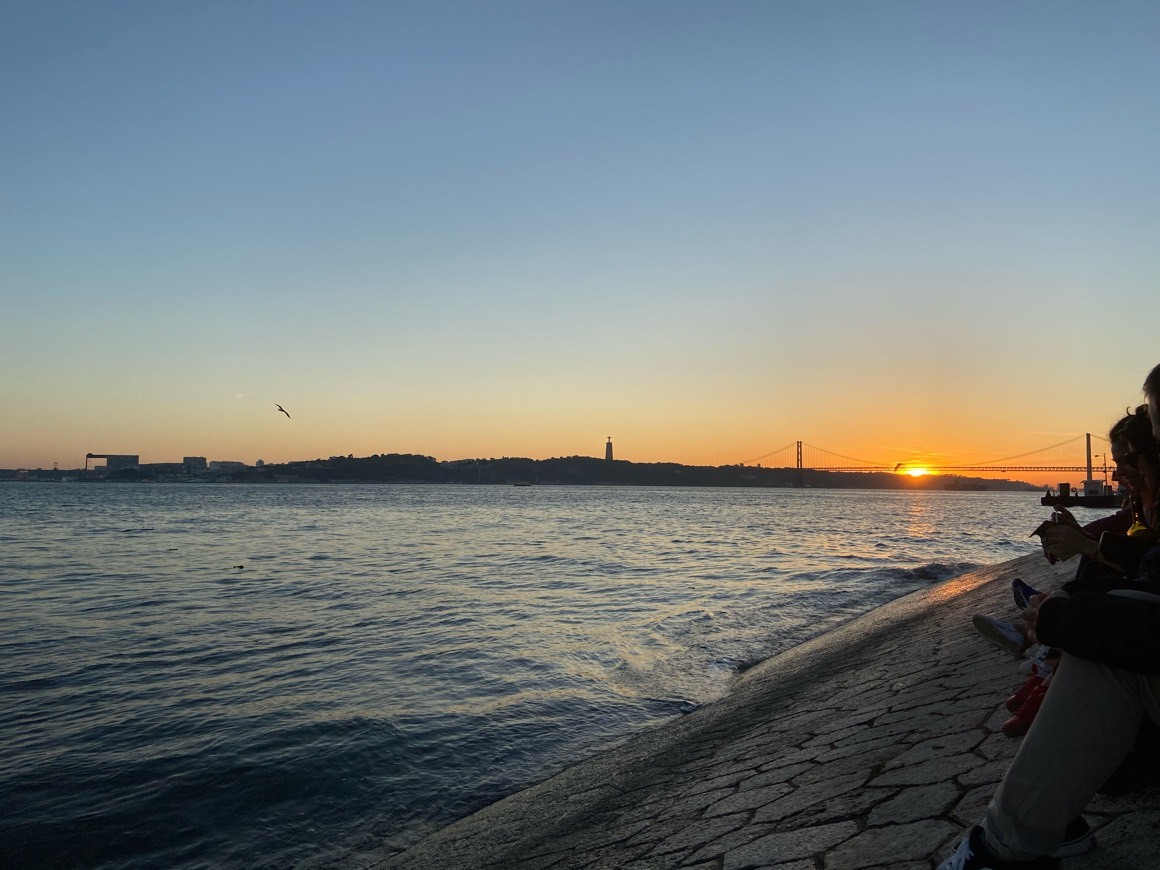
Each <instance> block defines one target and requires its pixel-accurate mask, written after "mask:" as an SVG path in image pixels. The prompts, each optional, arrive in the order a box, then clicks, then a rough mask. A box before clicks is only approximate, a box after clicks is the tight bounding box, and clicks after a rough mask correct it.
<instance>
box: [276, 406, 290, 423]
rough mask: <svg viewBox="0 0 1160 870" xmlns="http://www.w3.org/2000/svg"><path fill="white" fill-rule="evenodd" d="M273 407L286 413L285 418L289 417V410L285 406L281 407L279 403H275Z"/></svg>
mask: <svg viewBox="0 0 1160 870" xmlns="http://www.w3.org/2000/svg"><path fill="white" fill-rule="evenodd" d="M274 407H275V408H277V409H278V410H279V411H281V412H282V413H283V414H285V415H286V419H287V420H289V419H290V412H289V411H287V410H286V409H285V408H283V407H282V406H281V405H275V406H274Z"/></svg>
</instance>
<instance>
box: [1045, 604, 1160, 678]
mask: <svg viewBox="0 0 1160 870" xmlns="http://www.w3.org/2000/svg"><path fill="white" fill-rule="evenodd" d="M1035 633H1036V635H1037V636H1038V638H1039V641H1040V642H1041V643H1045V644H1047V645H1048V646H1052V647H1056V648H1058V649H1061V650H1063V651H1065V652H1068V653H1070V654H1072V655H1076V656H1080V657H1081V658H1085V659H1091V660H1092V661H1097V662H1100V663H1102V664H1105V665H1111V666H1112V667H1114V668H1123V669H1125V670H1129V671H1143V672H1145V673H1149V674H1160V601H1156V602H1152V601H1141V600H1139V599H1136V598H1125V597H1122V596H1119V595H1113V594H1107V593H1103V592H1080V593H1079V594H1077V595H1074V596H1072V597H1071V598H1052V599H1051V600H1049V601H1045V602H1044V603H1043V606H1042V607H1041V608H1040V609H1039V618H1038V621H1037V622H1036V625H1035Z"/></svg>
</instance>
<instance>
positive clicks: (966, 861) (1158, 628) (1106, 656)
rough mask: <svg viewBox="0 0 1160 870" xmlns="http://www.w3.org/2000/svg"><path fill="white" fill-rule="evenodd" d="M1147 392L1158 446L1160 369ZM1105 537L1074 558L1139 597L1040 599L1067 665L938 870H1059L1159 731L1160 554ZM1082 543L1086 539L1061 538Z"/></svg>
mask: <svg viewBox="0 0 1160 870" xmlns="http://www.w3.org/2000/svg"><path fill="white" fill-rule="evenodd" d="M1144 392H1145V395H1146V396H1147V397H1148V410H1149V417H1150V421H1151V427H1152V432H1153V437H1154V438H1157V439H1160V366H1157V367H1156V368H1154V369H1153V370H1152V371H1151V372H1150V373H1149V375H1148V378H1147V379H1146V380H1145V382H1144ZM1072 531H1073V532H1074V530H1072ZM1106 537H1108V535H1107V534H1105V535H1102V536H1101V538H1100V541H1099V542H1098V546H1097V547H1096V548H1094V549H1092V548H1089V547H1087V545H1082V549H1076V551H1075V552H1076V553H1080V552H1083V553H1087V554H1089V555H1092V556H1093V557H1094V558H1096V559H1100V560H1104V561H1105V564H1108V565H1113V566H1114V567H1115V570H1116V571H1118V572H1120V573H1127V572H1129V571H1132V570H1133V569H1134V575H1135V576H1134V577H1133V578H1132V579H1133V580H1134V581H1135V588H1134V589H1133V590H1131V591H1126V590H1123V589H1114V590H1112V591H1110V592H1108V591H1091V590H1081V591H1077V592H1076V593H1075V594H1074V595H1070V594H1069V593H1067V592H1065V591H1063V590H1058V591H1055V592H1052V593H1051V594H1050V595H1047V596H1044V597H1042V599H1040V598H1039V596H1037V597H1036V598H1037V600H1036V601H1035V602H1033V606H1032V607H1030V608H1028V610H1027V611H1025V612H1024V619H1025V620H1026V622H1027V623H1028V625H1029V629H1030V631H1031V632H1032V633H1033V635H1034V636H1035V637H1037V638H1038V640H1039V641H1040V642H1042V643H1046V644H1050V645H1051V646H1053V647H1056V648H1058V649H1060V650H1062V651H1063V661H1062V662H1061V664H1060V667H1059V668H1058V670H1057V672H1056V675H1055V678H1054V680H1053V682H1052V686H1051V690H1050V691H1049V692H1048V693H1047V696H1046V698H1045V700H1044V701H1043V706H1042V708H1041V709H1040V711H1039V715H1038V717H1037V718H1036V720H1035V722H1034V724H1033V725H1032V726H1031V730H1030V731H1028V733H1027V736H1026V737H1025V738H1024V739H1023V743H1022V745H1021V746H1020V747H1019V751H1018V753H1016V755H1015V758H1014V759H1013V760H1012V762H1011V766H1010V768H1009V769H1008V771H1007V773H1006V775H1005V776H1004V777H1003V781H1002V782H1001V783H1000V785H999V788H998V789H997V791H996V792H995V795H994V797H993V798H992V799H991V803H990V805H989V806H988V807H987V812H986V816H985V818H984V820H983V823H982V824H981V825H978V826H976V827H974V828H973V829H972V830H971V831H970V832H969V833H968V835H967V836H966V837H965V838H964V839H963V840H962V842H960V843H959V844H958V846H957V847H956V849H955V851H954V853H953V854H952V855H951V856H950V857H949V858H947V860H946V861H944V862H943V863H942V864H940V865H939V868H938V870H984V868H989V870H1048V868H1055V867H1057V866H1058V863H1057V860H1056V859H1055V858H1052V857H1051V855H1052V853H1053V852H1055V851H1056V849H1057V848H1058V847H1059V845H1060V843H1061V842H1062V841H1063V838H1064V832H1065V830H1066V829H1067V826H1068V823H1069V822H1071V821H1073V820H1074V819H1075V818H1076V817H1078V816H1079V814H1080V813H1081V811H1082V810H1083V808H1084V807H1085V806H1086V805H1087V803H1088V801H1089V800H1090V799H1091V798H1092V796H1093V795H1094V794H1095V793H1096V790H1097V789H1098V788H1099V787H1100V786H1101V784H1103V783H1104V782H1105V781H1106V780H1107V779H1108V778H1109V777H1110V776H1111V775H1112V773H1113V772H1114V771H1115V770H1116V768H1117V767H1118V766H1119V765H1120V763H1121V762H1122V761H1123V759H1124V758H1125V757H1126V756H1127V754H1128V752H1129V751H1130V750H1131V748H1132V745H1133V743H1134V741H1135V739H1136V734H1137V732H1138V730H1139V727H1140V724H1141V722H1142V721H1143V720H1144V718H1145V717H1147V718H1148V719H1150V720H1151V721H1153V722H1155V723H1160V596H1154V595H1148V594H1147V593H1146V592H1141V591H1140V590H1142V589H1145V588H1148V587H1150V586H1151V585H1152V584H1153V583H1156V582H1160V547H1156V546H1151V547H1147V548H1143V549H1141V548H1140V547H1139V546H1137V543H1138V542H1132V541H1128V543H1126V544H1125V543H1124V542H1122V541H1121V542H1118V543H1113V542H1112V541H1110V540H1109V541H1108V542H1107V548H1106V551H1105V541H1104V539H1105V538H1106ZM1123 537H1124V538H1125V539H1126V538H1127V536H1123ZM1075 539H1081V540H1084V539H1085V538H1084V536H1083V535H1078V536H1075V537H1074V538H1072V537H1066V536H1062V535H1061V540H1075ZM1121 544H1122V545H1123V546H1122V547H1121ZM1117 548H1119V549H1117ZM1101 551H1104V552H1101ZM1113 556H1114V557H1115V559H1118V561H1114V560H1113ZM1133 562H1134V565H1132V564H1131V563H1133ZM1061 759H1066V763H1064V762H1061Z"/></svg>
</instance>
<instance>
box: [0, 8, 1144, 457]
mask: <svg viewBox="0 0 1160 870" xmlns="http://www.w3.org/2000/svg"><path fill="white" fill-rule="evenodd" d="M0 15H2V18H0V117H2V118H3V122H2V125H0V317H2V319H3V339H2V341H0V468H13V467H25V466H27V467H51V466H52V463H53V462H59V463H60V465H61V467H64V468H74V467H77V466H80V465H82V464H83V462H84V454H85V453H86V452H87V451H92V452H98V453H138V454H140V455H141V459H142V461H144V462H163V461H178V460H180V459H181V457H182V456H185V455H198V456H206V457H208V458H210V459H228V460H242V461H245V462H251V463H252V462H254V461H255V460H257V459H264V460H265V461H266V462H276V461H283V460H290V459H309V458H315V457H319V456H321V457H325V456H329V455H332V454H344V455H345V454H351V453H353V454H354V455H356V456H362V455H368V454H372V453H389V452H401V453H412V452H414V453H423V454H427V455H431V456H434V457H436V458H438V459H458V458H467V457H493V456H494V457H499V456H528V457H534V458H545V457H551V456H568V455H575V454H580V455H592V456H599V455H603V449H604V448H603V445H604V442H605V439H606V437H607V436H609V435H611V436H612V438H613V441H614V444H615V445H616V454H617V457H618V458H621V459H629V460H633V461H639V462H652V461H673V462H682V463H691V464H713V465H717V464H725V463H733V462H739V461H743V460H746V459H750V458H753V457H757V456H760V455H762V454H764V453H766V452H768V451H771V450H774V449H775V448H778V447H780V446H782V445H785V444H787V443H789V442H792V441H794V440H796V439H802V440H804V441H806V442H808V443H810V444H813V445H817V446H820V447H824V448H826V449H828V450H831V451H834V452H837V453H842V454H845V455H849V456H854V457H859V458H867V459H872V460H879V459H881V460H882V461H885V462H900V461H916V462H936V463H937V462H943V463H954V462H967V461H974V460H978V459H981V458H989V457H1002V456H1009V455H1014V454H1018V453H1021V452H1025V451H1029V450H1033V449H1035V448H1038V447H1044V446H1047V445H1050V444H1053V443H1056V442H1059V441H1062V440H1064V439H1066V438H1069V437H1071V436H1073V435H1078V434H1081V433H1083V432H1086V431H1090V432H1096V433H1104V432H1106V430H1107V427H1108V425H1109V424H1110V423H1111V422H1112V421H1113V420H1114V419H1115V418H1116V417H1117V416H1118V415H1119V414H1121V413H1123V410H1124V408H1125V407H1126V406H1127V405H1129V404H1134V403H1136V402H1138V401H1140V384H1141V382H1142V381H1143V378H1144V375H1145V374H1146V373H1147V371H1148V369H1150V368H1151V367H1152V366H1153V365H1154V364H1156V363H1157V362H1160V343H1157V341H1156V340H1155V338H1154V336H1155V335H1156V331H1157V324H1158V321H1160V160H1158V157H1157V155H1160V3H1156V2H1153V0H1146V2H1100V3H1092V2H1061V0H1053V2H1020V3H1009V2H936V0H921V2H920V0H881V2H874V0H850V2H831V0H819V2H813V0H811V2H808V3H807V2H795V3H789V2H775V0H762V2H744V3H743V2H719V3H706V2H696V3H693V2H672V0H665V2H631V0H630V2H622V0H617V2H573V3H567V2H542V0H541V2H505V0H497V2H493V3H442V2H423V3H403V2H342V0H338V2H325V3H323V2H287V0H281V2H273V0H271V2H264V0H255V2H246V0H229V2H197V3H188V2H144V0H142V2H117V0H111V2H103V3H89V2H59V0H41V2H33V0H28V2H9V3H6V4H4V6H3V11H2V12H0ZM275 403H281V404H282V405H283V406H284V407H285V408H286V409H287V410H288V411H289V413H290V414H291V415H292V419H287V418H286V417H285V416H284V415H282V414H280V413H278V411H277V410H276V408H275ZM1072 477H1073V478H1074V477H1075V476H1074V475H1073V476H1072Z"/></svg>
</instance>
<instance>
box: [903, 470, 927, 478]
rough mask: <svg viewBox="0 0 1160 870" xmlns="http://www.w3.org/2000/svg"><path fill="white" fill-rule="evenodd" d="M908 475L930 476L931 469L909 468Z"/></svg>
mask: <svg viewBox="0 0 1160 870" xmlns="http://www.w3.org/2000/svg"><path fill="white" fill-rule="evenodd" d="M906 473H907V474H909V475H910V476H911V477H924V476H926V475H928V474H930V469H928V468H908V469H906Z"/></svg>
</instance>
